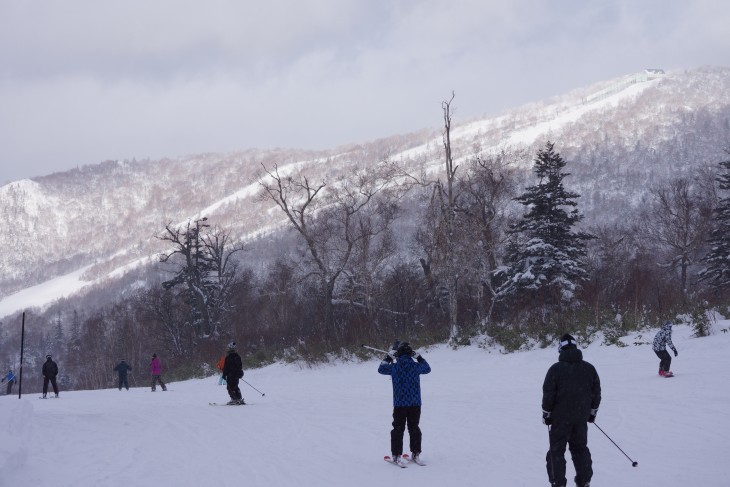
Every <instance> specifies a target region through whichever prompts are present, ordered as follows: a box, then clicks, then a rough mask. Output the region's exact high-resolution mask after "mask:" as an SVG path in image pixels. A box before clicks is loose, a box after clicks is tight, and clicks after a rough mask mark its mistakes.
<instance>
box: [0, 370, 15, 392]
mask: <svg viewBox="0 0 730 487" xmlns="http://www.w3.org/2000/svg"><path fill="white" fill-rule="evenodd" d="M5 381H8V389H7V395H8V396H9V395H10V394H12V393H13V384H15V383H16V382H18V380H17V379H16V378H15V374H13V371H12V370H8V373H7V374H6V375H5V377H3V379H2V380H0V382H5Z"/></svg>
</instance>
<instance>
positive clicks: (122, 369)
mask: <svg viewBox="0 0 730 487" xmlns="http://www.w3.org/2000/svg"><path fill="white" fill-rule="evenodd" d="M131 370H132V367H131V366H130V365H129V364H128V363H127V362H125V361H124V359H121V360H120V361H119V363H118V364H117V366H116V367H114V372H116V373H117V374H119V390H120V391H121V390H122V387H124V388H125V389H127V390H129V382H127V372H128V371H131Z"/></svg>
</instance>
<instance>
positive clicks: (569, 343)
mask: <svg viewBox="0 0 730 487" xmlns="http://www.w3.org/2000/svg"><path fill="white" fill-rule="evenodd" d="M576 344H577V342H576V341H575V338H573V336H572V335H569V334H567V333H566V334H565V335H563V336H561V337H560V346H559V347H558V351H560V352H562V351H563V350H567V349H569V348H576Z"/></svg>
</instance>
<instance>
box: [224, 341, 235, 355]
mask: <svg viewBox="0 0 730 487" xmlns="http://www.w3.org/2000/svg"><path fill="white" fill-rule="evenodd" d="M226 351H227V352H229V353H230V352H235V351H236V342H231V343H229V344H228V347H226Z"/></svg>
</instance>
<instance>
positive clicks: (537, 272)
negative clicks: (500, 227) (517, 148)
mask: <svg viewBox="0 0 730 487" xmlns="http://www.w3.org/2000/svg"><path fill="white" fill-rule="evenodd" d="M565 164H566V163H565V161H564V160H563V158H562V157H561V156H560V154H558V153H557V152H555V150H554V144H553V143H552V142H548V143H547V144H546V146H545V148H544V149H541V150H539V151H538V153H537V158H536V159H535V167H534V171H535V174H536V176H537V178H538V183H537V184H536V185H535V186H530V187H528V188H526V189H525V192H524V193H523V194H522V195H521V196H518V197H517V198H515V200H516V201H518V202H520V203H521V204H522V205H524V206H525V207H526V210H527V211H526V213H525V214H524V215H523V216H522V219H521V220H519V221H518V222H516V223H514V224H512V225H511V228H510V230H509V231H508V233H510V234H511V235H512V238H511V240H510V242H509V244H508V247H507V254H506V259H505V262H506V266H505V267H504V268H502V269H501V270H500V271H499V272H498V275H499V276H500V277H501V278H502V284H501V286H500V287H499V289H498V291H497V297H498V298H499V299H507V298H518V297H537V298H539V299H540V300H541V301H542V303H544V304H546V305H556V306H560V305H561V304H564V303H568V302H570V301H572V300H573V298H574V297H575V291H576V289H577V288H578V287H579V285H580V284H579V283H580V281H581V280H583V279H585V277H586V271H585V269H584V264H583V262H582V261H581V258H582V257H584V256H585V254H586V251H585V241H586V240H588V239H590V238H593V236H592V235H589V234H587V233H581V232H574V231H573V226H574V225H575V224H577V223H578V222H580V221H581V220H582V219H583V215H582V214H580V213H579V212H578V210H577V209H576V206H577V205H578V203H577V202H576V199H577V198H579V197H580V195H579V194H577V193H572V192H569V191H566V190H565V188H564V187H563V179H564V178H565V177H566V176H568V175H569V174H567V173H564V172H562V170H563V168H564V167H565ZM571 208H572V209H571Z"/></svg>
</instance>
